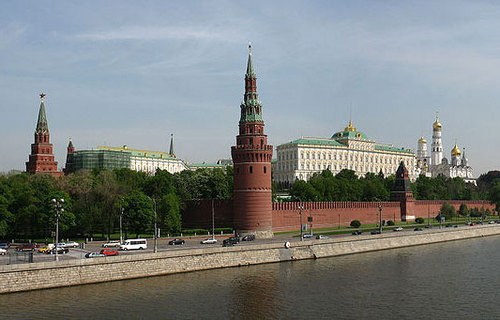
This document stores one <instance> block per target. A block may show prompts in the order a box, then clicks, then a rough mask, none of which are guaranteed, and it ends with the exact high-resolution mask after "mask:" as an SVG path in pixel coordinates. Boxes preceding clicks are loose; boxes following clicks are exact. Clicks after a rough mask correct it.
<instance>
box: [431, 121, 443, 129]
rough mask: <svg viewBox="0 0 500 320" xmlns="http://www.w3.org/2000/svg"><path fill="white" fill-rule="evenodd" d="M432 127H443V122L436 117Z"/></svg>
mask: <svg viewBox="0 0 500 320" xmlns="http://www.w3.org/2000/svg"><path fill="white" fill-rule="evenodd" d="M432 127H433V128H434V129H441V127H442V125H441V122H439V119H436V121H435V122H434V124H433V125H432Z"/></svg>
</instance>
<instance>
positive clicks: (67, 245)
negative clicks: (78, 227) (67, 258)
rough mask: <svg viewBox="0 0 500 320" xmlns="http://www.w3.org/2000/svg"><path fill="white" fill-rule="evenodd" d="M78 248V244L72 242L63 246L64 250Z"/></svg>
mask: <svg viewBox="0 0 500 320" xmlns="http://www.w3.org/2000/svg"><path fill="white" fill-rule="evenodd" d="M78 246H79V244H78V242H75V241H70V242H66V243H64V246H62V247H63V248H78Z"/></svg>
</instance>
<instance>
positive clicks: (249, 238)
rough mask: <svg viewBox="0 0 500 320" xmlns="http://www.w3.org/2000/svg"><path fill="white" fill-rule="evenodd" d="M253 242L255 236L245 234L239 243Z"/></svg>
mask: <svg viewBox="0 0 500 320" xmlns="http://www.w3.org/2000/svg"><path fill="white" fill-rule="evenodd" d="M253 240H255V235H254V234H247V235H246V236H244V237H243V238H241V241H253Z"/></svg>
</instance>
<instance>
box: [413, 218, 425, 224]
mask: <svg viewBox="0 0 500 320" xmlns="http://www.w3.org/2000/svg"><path fill="white" fill-rule="evenodd" d="M415 223H418V224H422V223H424V218H417V219H415Z"/></svg>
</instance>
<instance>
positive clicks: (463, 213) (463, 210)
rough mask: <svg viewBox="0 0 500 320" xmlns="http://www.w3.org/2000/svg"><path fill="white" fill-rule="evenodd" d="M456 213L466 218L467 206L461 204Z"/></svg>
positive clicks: (467, 213)
mask: <svg viewBox="0 0 500 320" xmlns="http://www.w3.org/2000/svg"><path fill="white" fill-rule="evenodd" d="M458 213H459V214H460V215H461V216H463V217H466V216H468V215H469V208H467V205H466V204H465V203H462V204H461V205H460V208H459V209H458Z"/></svg>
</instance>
